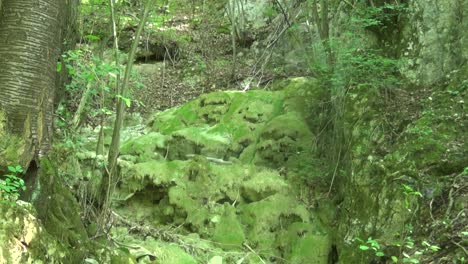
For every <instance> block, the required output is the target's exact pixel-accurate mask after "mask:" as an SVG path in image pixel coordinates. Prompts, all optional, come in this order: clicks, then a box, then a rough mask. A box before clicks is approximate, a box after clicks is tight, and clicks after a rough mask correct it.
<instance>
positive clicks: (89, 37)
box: [85, 34, 101, 41]
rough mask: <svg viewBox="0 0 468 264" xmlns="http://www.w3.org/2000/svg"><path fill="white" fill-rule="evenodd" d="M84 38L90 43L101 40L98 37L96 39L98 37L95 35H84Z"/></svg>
mask: <svg viewBox="0 0 468 264" xmlns="http://www.w3.org/2000/svg"><path fill="white" fill-rule="evenodd" d="M85 38H87V39H88V40H90V41H98V40H100V39H101V38H100V37H98V36H96V35H91V34H90V35H86V36H85Z"/></svg>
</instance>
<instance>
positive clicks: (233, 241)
mask: <svg viewBox="0 0 468 264" xmlns="http://www.w3.org/2000/svg"><path fill="white" fill-rule="evenodd" d="M215 222H217V223H216V227H215V229H214V231H213V241H214V242H215V243H218V245H219V246H220V247H221V248H223V249H225V250H239V249H241V248H242V244H243V243H244V240H245V235H244V228H243V226H242V225H241V223H240V222H239V220H238V217H237V215H236V208H234V207H232V206H231V205H229V204H225V205H224V214H223V216H221V217H220V218H219V219H218V220H216V221H215Z"/></svg>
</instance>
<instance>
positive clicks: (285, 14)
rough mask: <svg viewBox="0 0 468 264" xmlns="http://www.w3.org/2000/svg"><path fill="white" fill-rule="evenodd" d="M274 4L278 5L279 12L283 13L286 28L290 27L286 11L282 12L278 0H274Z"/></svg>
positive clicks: (282, 9)
mask: <svg viewBox="0 0 468 264" xmlns="http://www.w3.org/2000/svg"><path fill="white" fill-rule="evenodd" d="M275 3H276V4H277V5H278V7H279V9H280V10H281V13H283V16H284V20H285V21H286V23H288V26H289V27H291V23H290V22H289V18H288V13H286V10H284V8H283V5H281V3H280V2H279V1H278V0H275Z"/></svg>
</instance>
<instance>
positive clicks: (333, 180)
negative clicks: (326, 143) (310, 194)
mask: <svg viewBox="0 0 468 264" xmlns="http://www.w3.org/2000/svg"><path fill="white" fill-rule="evenodd" d="M340 160H341V146H340V151H339V152H338V160H337V161H336V166H335V170H334V171H333V177H332V181H331V183H330V188H329V189H328V193H327V197H329V196H330V193H331V190H332V188H333V183H334V182H335V177H336V173H337V171H338V166H339V165H340Z"/></svg>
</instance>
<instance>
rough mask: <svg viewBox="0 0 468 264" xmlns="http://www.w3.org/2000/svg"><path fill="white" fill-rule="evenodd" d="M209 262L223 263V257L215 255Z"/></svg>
mask: <svg viewBox="0 0 468 264" xmlns="http://www.w3.org/2000/svg"><path fill="white" fill-rule="evenodd" d="M208 264H223V257H220V256H214V257H212V258H211V259H210V261H208Z"/></svg>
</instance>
